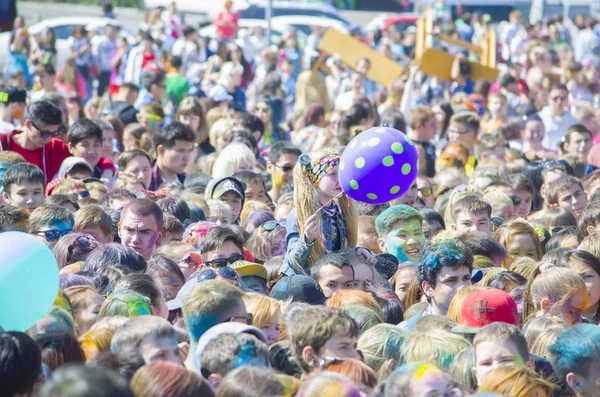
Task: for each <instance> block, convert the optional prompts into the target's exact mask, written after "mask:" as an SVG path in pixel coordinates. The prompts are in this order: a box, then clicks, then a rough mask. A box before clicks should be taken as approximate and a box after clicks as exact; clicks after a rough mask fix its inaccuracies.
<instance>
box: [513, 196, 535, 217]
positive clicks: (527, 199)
mask: <svg viewBox="0 0 600 397" xmlns="http://www.w3.org/2000/svg"><path fill="white" fill-rule="evenodd" d="M515 195H516V196H517V197H518V198H519V199H521V203H520V204H519V206H518V207H516V208H515V210H516V212H517V213H516V214H515V215H516V216H517V217H519V218H526V217H527V215H529V213H530V212H531V203H532V200H533V195H532V194H531V193H529V192H527V191H523V190H516V191H515Z"/></svg>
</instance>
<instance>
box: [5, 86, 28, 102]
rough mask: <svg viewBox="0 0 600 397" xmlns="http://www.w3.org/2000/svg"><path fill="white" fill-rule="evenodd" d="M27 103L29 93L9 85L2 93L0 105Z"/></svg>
mask: <svg viewBox="0 0 600 397" xmlns="http://www.w3.org/2000/svg"><path fill="white" fill-rule="evenodd" d="M18 102H27V91H26V90H25V89H24V88H21V87H15V86H14V85H9V86H8V87H6V88H5V89H4V90H2V91H0V103H6V104H9V103H18Z"/></svg>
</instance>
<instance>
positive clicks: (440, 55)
mask: <svg viewBox="0 0 600 397" xmlns="http://www.w3.org/2000/svg"><path fill="white" fill-rule="evenodd" d="M453 62H454V56H452V55H450V54H448V53H447V52H444V51H441V50H436V49H434V48H427V49H426V50H425V52H424V53H423V56H422V57H421V65H420V67H419V70H420V71H421V72H423V73H425V74H427V75H430V76H436V77H437V78H438V79H441V80H452V63H453ZM465 62H466V61H465ZM469 63H470V64H471V74H470V75H469V78H470V79H471V80H473V81H478V80H488V81H495V80H496V79H497V78H498V74H499V73H500V71H499V70H498V69H496V68H490V67H488V66H483V65H482V64H480V63H477V62H469Z"/></svg>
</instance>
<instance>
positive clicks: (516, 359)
mask: <svg viewBox="0 0 600 397" xmlns="http://www.w3.org/2000/svg"><path fill="white" fill-rule="evenodd" d="M512 359H513V361H514V362H515V363H516V364H518V365H520V366H522V367H524V366H525V362H524V361H523V359H522V358H521V357H519V356H512Z"/></svg>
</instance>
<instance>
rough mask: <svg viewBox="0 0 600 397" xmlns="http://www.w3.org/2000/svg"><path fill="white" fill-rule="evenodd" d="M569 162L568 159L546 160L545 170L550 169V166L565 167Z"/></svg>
mask: <svg viewBox="0 0 600 397" xmlns="http://www.w3.org/2000/svg"><path fill="white" fill-rule="evenodd" d="M568 164H569V163H568V162H567V161H566V160H562V159H561V160H550V161H546V162H545V163H544V170H548V169H550V168H554V167H559V168H563V167H566V166H567V165H568Z"/></svg>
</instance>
